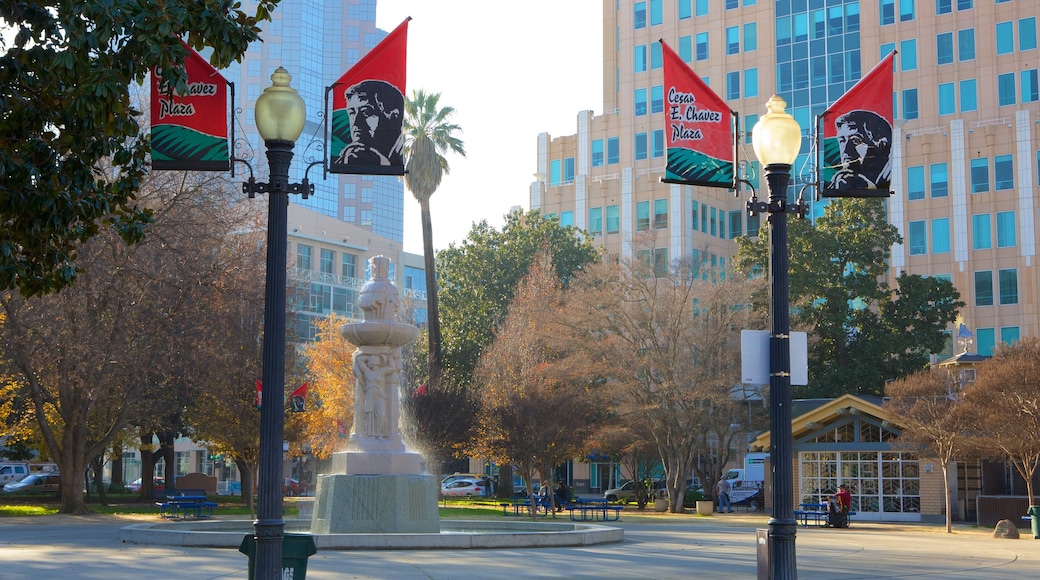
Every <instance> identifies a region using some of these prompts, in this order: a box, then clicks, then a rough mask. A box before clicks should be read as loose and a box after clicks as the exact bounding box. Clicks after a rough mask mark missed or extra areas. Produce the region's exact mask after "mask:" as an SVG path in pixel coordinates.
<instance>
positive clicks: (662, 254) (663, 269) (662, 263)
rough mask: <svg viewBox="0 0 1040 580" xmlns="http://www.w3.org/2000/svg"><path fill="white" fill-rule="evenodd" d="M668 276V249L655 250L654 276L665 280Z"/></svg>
mask: <svg viewBox="0 0 1040 580" xmlns="http://www.w3.org/2000/svg"><path fill="white" fill-rule="evenodd" d="M667 275H668V248H655V249H654V276H656V277H658V278H664V277H665V276H667Z"/></svg>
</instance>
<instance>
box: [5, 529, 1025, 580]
mask: <svg viewBox="0 0 1040 580" xmlns="http://www.w3.org/2000/svg"><path fill="white" fill-rule="evenodd" d="M133 521H141V519H140V517H138V518H137V519H135V520H131V519H118V518H115V517H112V516H85V517H74V516H44V517H33V518H28V517H25V518H3V519H0V579H4V580H7V579H19V580H20V579H26V580H29V579H32V580H44V579H51V578H61V579H76V580H93V579H96V580H111V579H123V578H126V579H128V580H130V579H132V580H137V579H140V578H162V579H164V580H170V579H181V578H183V579H191V580H206V579H215V578H245V577H246V564H247V560H246V557H245V556H243V555H242V554H240V553H238V551H237V550H228V549H213V548H180V547H174V546H139V545H134V544H123V543H121V542H120V541H119V539H118V536H119V534H118V530H119V528H120V527H121V526H123V525H127V524H128V523H132V522H133ZM766 521H767V517H766V516H763V515H761V514H742V513H741V514H737V513H735V514H716V515H715V516H712V517H709V518H704V517H694V516H690V515H685V516H675V515H671V514H668V515H659V516H646V517H634V516H630V514H628V513H626V514H625V515H624V516H622V519H621V521H620V522H618V524H619V525H620V526H621V527H623V528H624V529H625V541H624V542H621V543H618V544H607V545H601V546H589V547H582V548H550V549H526V550H524V549H488V550H468V551H463V550H435V551H423V550H402V551H367V552H343V551H322V552H319V553H318V554H316V555H315V556H312V557H311V558H310V560H309V561H308V566H307V578H308V579H310V580H333V579H336V580H339V579H355V578H387V579H393V580H401V579H412V578H415V579H451V578H463V579H473V578H488V577H500V578H619V579H620V578H640V579H644V580H645V579H656V578H690V577H706V578H713V579H717V578H755V574H756V549H755V529H756V528H762V527H765V526H766ZM796 550H797V557H798V572H799V578H802V579H814V580H815V579H829V578H834V579H842V580H855V579H863V578H914V579H915V580H918V579H940V578H942V579H968V578H972V579H976V578H986V579H992V580H1003V579H1008V580H1010V579H1012V578H1014V579H1016V580H1017V579H1019V578H1035V577H1037V575H1038V571H1040V540H1033V539H1032V535H1031V534H1028V533H1026V534H1023V537H1022V538H1021V539H1018V540H996V539H992V538H990V533H989V530H977V529H973V528H970V527H966V526H958V527H957V529H956V530H955V533H954V534H946V533H945V532H944V528H943V527H942V526H937V525H906V524H882V523H855V522H854V523H853V526H852V527H851V528H849V529H844V530H834V529H827V528H799V529H798V538H797V541H796Z"/></svg>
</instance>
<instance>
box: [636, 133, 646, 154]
mask: <svg viewBox="0 0 1040 580" xmlns="http://www.w3.org/2000/svg"><path fill="white" fill-rule="evenodd" d="M647 154H648V151H647V141H646V133H636V134H635V156H636V161H639V160H642V159H646V157H647Z"/></svg>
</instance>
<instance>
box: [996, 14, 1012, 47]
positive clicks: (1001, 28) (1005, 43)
mask: <svg viewBox="0 0 1040 580" xmlns="http://www.w3.org/2000/svg"><path fill="white" fill-rule="evenodd" d="M1012 52H1015V23H1014V22H1011V21H1010V20H1009V21H1007V22H998V23H997V54H1011V53H1012Z"/></svg>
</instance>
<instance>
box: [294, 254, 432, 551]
mask: <svg viewBox="0 0 1040 580" xmlns="http://www.w3.org/2000/svg"><path fill="white" fill-rule="evenodd" d="M369 265H370V267H371V269H372V272H373V277H372V280H370V281H368V282H366V283H365V285H364V286H363V287H362V288H361V294H360V296H359V297H358V306H359V307H360V308H361V310H362V312H363V313H364V321H363V322H356V323H350V324H344V325H343V327H342V328H341V329H340V332H341V333H342V334H343V337H344V338H345V339H347V340H348V341H349V342H350V343H351V344H354V345H357V350H356V351H354V357H353V367H354V420H353V425H352V427H351V431H350V437H349V438H348V440H347V449H346V451H342V452H338V453H334V454H333V457H332V468H331V471H332V473H329V474H322V475H319V476H318V485H317V490H316V494H315V499H314V519H313V521H312V523H311V531H312V532H313V533H319V534H329V533H436V532H438V531H439V530H440V520H439V517H438V511H437V495H438V491H439V490H438V488H437V478H436V477H435V476H433V475H429V474H423V473H422V455H421V454H419V453H418V452H416V451H413V450H411V449H409V448H408V446H407V445H406V444H405V441H404V439H403V437H402V436H401V427H400V424H399V421H400V418H401V381H402V375H401V369H402V362H401V347H402V346H403V345H405V344H408V343H410V342H411V341H413V340H415V337H416V335H417V334H418V329H416V327H414V326H412V325H411V324H405V323H402V322H397V320H396V318H397V297H398V293H397V288H396V287H395V286H394V284H393V283H392V282H391V281H390V279H389V270H390V259H389V258H386V257H384V256H376V257H374V258H372V259H370V260H369Z"/></svg>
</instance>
